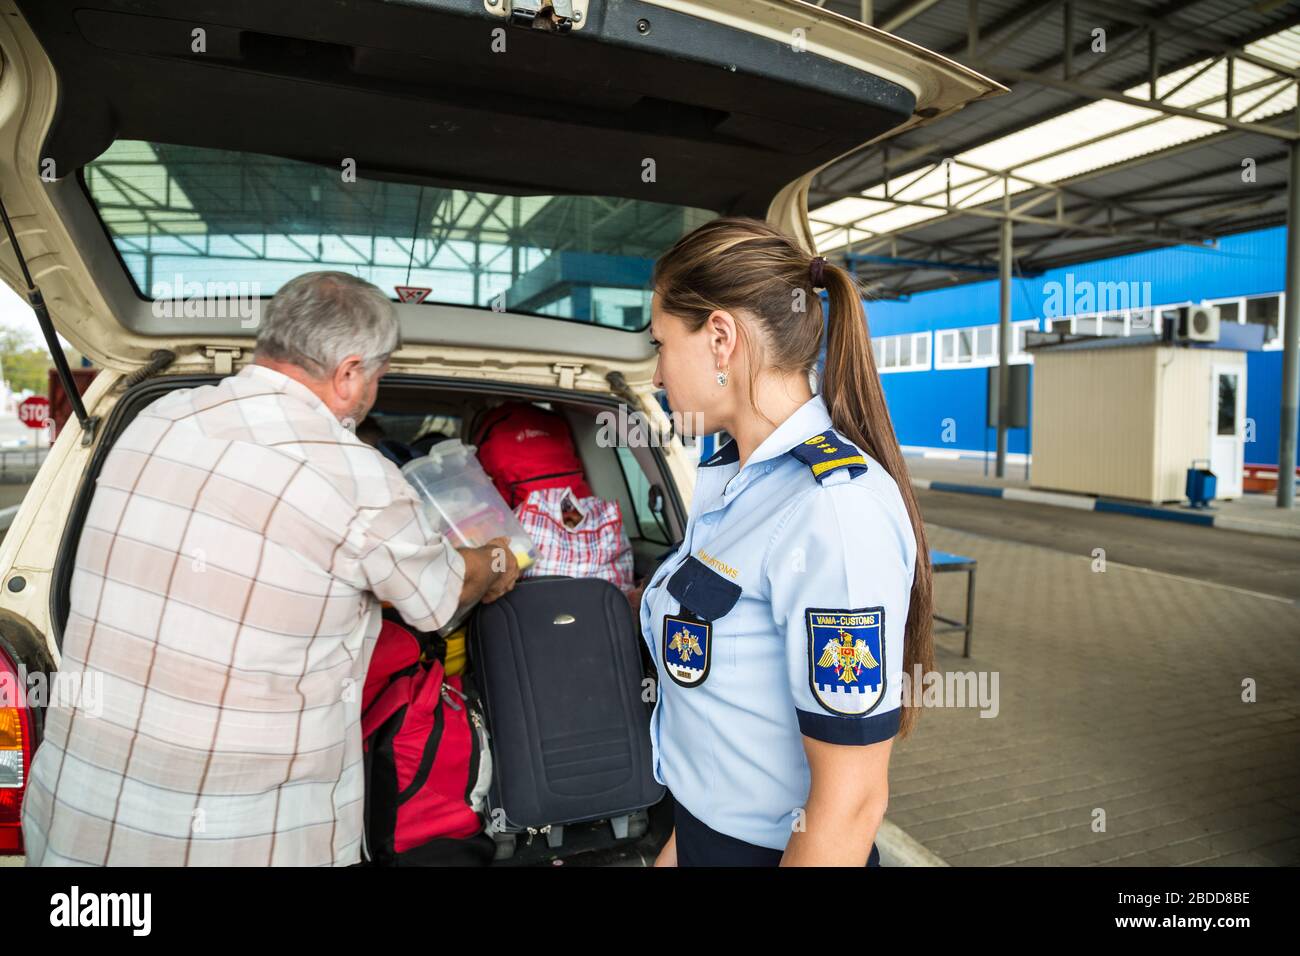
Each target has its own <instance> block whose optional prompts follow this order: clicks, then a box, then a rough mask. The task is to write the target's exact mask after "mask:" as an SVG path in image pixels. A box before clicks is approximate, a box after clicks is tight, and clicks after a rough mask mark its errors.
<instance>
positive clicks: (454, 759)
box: [361, 619, 495, 866]
mask: <svg viewBox="0 0 1300 956" xmlns="http://www.w3.org/2000/svg"><path fill="white" fill-rule="evenodd" d="M483 727H484V722H483V717H482V711H481V710H480V709H479V707H478V701H477V698H476V696H475V695H474V694H473V693H469V692H467V689H466V688H465V686H464V684H463V683H462V677H461V676H460V675H456V676H453V677H447V676H446V675H445V673H444V672H443V664H442V661H440V660H436V659H435V660H434V661H433V662H432V663H430V664H425V663H422V662H421V660H420V644H419V641H418V640H417V639H416V637H415V635H413V634H412V633H411V632H410V631H408V630H407V629H406V628H404V627H402V626H401V625H399V624H396V623H394V622H393V621H390V620H387V619H385V620H384V622H383V627H382V628H381V630H380V632H379V639H378V641H377V643H376V644H375V649H374V651H373V653H372V655H371V659H370V667H369V669H368V670H367V672H366V682H365V686H364V689H363V690H362V694H361V733H362V737H363V739H364V743H365V750H366V761H365V762H366V768H367V769H366V805H365V817H366V836H367V842H368V844H369V847H370V853H371V857H372V859H373V862H375V863H377V864H382V865H390V866H392V865H398V866H419V865H455V864H464V865H475V864H478V865H484V864H487V863H489V862H491V860H492V857H493V854H494V853H495V845H494V843H493V842H492V838H491V837H489V836H488V835H487V834H486V833H484V825H485V822H486V821H485V817H484V813H485V811H486V803H487V789H488V784H489V782H490V777H491V769H492V768H491V756H490V752H489V751H488V747H487V736H486V731H485V730H484V729H483Z"/></svg>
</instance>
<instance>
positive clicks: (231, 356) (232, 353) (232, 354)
mask: <svg viewBox="0 0 1300 956" xmlns="http://www.w3.org/2000/svg"><path fill="white" fill-rule="evenodd" d="M203 354H204V355H206V356H207V357H208V358H210V359H212V370H213V371H214V372H216V373H217V374H218V375H229V374H230V373H231V372H233V371H234V370H235V359H237V358H239V357H240V356H241V355H243V354H244V350H243V349H240V348H234V347H232V346H228V345H219V346H213V345H205V346H204V347H203Z"/></svg>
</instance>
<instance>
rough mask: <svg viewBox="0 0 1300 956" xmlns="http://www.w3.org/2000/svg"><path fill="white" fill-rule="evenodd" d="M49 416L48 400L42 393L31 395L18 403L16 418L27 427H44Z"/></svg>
mask: <svg viewBox="0 0 1300 956" xmlns="http://www.w3.org/2000/svg"><path fill="white" fill-rule="evenodd" d="M49 418H50V400H49V399H48V398H46V397H45V396H44V395H33V396H31V397H30V398H24V399H23V400H22V401H21V402H19V403H18V420H19V421H20V422H22V423H23V424H24V425H26V426H27V427H28V428H44V427H45V423H46V422H47V421H49Z"/></svg>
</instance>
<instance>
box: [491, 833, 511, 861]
mask: <svg viewBox="0 0 1300 956" xmlns="http://www.w3.org/2000/svg"><path fill="white" fill-rule="evenodd" d="M492 842H493V843H495V844H496V848H497V852H496V855H495V856H493V857H492V859H493V860H508V859H510V858H511V857H512V856H514V855H515V835H514V834H513V833H493V834H492Z"/></svg>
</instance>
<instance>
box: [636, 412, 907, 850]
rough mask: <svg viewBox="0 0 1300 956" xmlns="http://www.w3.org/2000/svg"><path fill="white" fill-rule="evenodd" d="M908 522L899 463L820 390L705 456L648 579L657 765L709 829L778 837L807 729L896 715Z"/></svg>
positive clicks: (841, 727)
mask: <svg viewBox="0 0 1300 956" xmlns="http://www.w3.org/2000/svg"><path fill="white" fill-rule="evenodd" d="M915 564H916V539H915V536H914V534H913V532H912V526H911V523H910V521H909V520H908V515H907V509H906V506H905V505H904V503H903V499H902V496H901V495H900V494H899V491H898V487H897V485H896V484H895V483H894V480H893V479H892V478H891V477H890V476H889V475H888V474H886V472H885V470H884V468H883V467H881V465H880V464H879V463H878V462H877V461H875V460H874V459H873V458H871V457H870V456H869V455H866V454H865V453H863V452H862V451H860V450H859V449H857V448H856V447H854V446H853V445H852V444H849V443H848V442H846V441H843V440H842V439H840V438H839V437H838V436H837V435H836V434H835V433H834V431H833V430H832V426H831V420H830V415H829V414H828V413H827V410H826V405H825V402H824V401H823V400H822V398H821V396H820V395H814V396H813V397H812V399H810V400H809V401H808V402H806V403H805V404H803V405H802V406H800V407H799V408H798V409H797V410H796V411H795V412H794V414H793V415H791V416H790V417H789V418H788V419H786V420H785V421H784V422H782V423H781V425H780V426H779V427H778V428H777V429H776V430H775V431H773V432H772V434H771V435H769V436H768V437H767V439H766V440H764V441H763V443H762V444H761V445H759V446H758V448H757V449H755V451H754V452H753V454H752V455H751V456H750V458H749V460H748V461H747V462H746V463H745V467H744V468H739V467H738V461H737V450H736V446H735V443H734V442H731V443H729V444H727V445H725V446H724V447H723V448H721V449H720V450H719V451H718V452H717V453H716V454H715V455H714V456H713V457H712V458H710V459H709V460H708V461H706V462H703V463H702V464H701V465H700V468H699V475H698V478H697V480H696V486H695V495H694V499H693V503H692V507H691V514H690V517H689V519H688V520H687V524H686V532H685V537H684V539H683V541H682V543H681V545H680V546H679V547H678V548H677V550H676V551H675V552H673V553H672V554H671V555H670V556H669V558H668V559H667V560H665V561H664V562H663V563H662V564H661V565H660V567H659V568H658V570H657V571H656V572H655V574H654V575H653V577H652V578H651V579H650V581H649V582H648V583H647V586H646V589H645V592H644V595H643V597H642V600H641V632H642V634H643V635H644V637H645V640H646V643H647V644H648V645H649V647H650V653H651V654H652V656H653V657H654V661H655V665H656V667H657V668H658V673H659V680H658V688H657V690H658V695H657V700H656V703H655V708H654V713H653V715H652V717H651V720H650V737H651V743H652V747H653V753H654V775H655V779H656V780H658V781H659V782H660V783H662V784H664V785H666V786H667V787H668V788H669V790H671V791H672V793H673V796H674V797H675V798H676V799H677V800H678V801H680V802H681V803H682V804H683V805H684V806H685V807H686V809H687V810H689V811H690V812H691V813H692V814H694V815H695V816H696V817H697V818H699V819H700V820H702V821H703V822H704V823H706V824H707V825H708V826H710V827H712V828H713V829H715V830H718V831H719V832H721V833H725V834H727V835H729V836H733V837H736V838H737V839H740V840H745V841H746V842H749V843H754V844H757V845H759V846H766V847H771V848H774V849H784V848H785V845H786V843H787V841H788V840H789V839H790V834H791V832H792V827H793V825H794V823H795V821H796V819H797V817H796V811H798V810H799V809H800V808H802V807H803V806H804V804H805V801H806V800H807V797H808V788H809V783H810V779H811V776H810V773H809V769H808V759H807V755H806V754H805V753H804V748H803V736H804V735H807V736H809V737H813V738H816V739H818V740H824V741H829V742H831V743H840V744H869V743H875V742H877V741H881V740H886V739H888V738H890V737H892V736H894V735H895V734H896V733H897V731H898V725H899V716H900V713H901V712H900V709H899V707H900V703H901V699H902V693H901V691H902V687H901V682H902V669H903V629H904V624H905V622H906V621H907V610H908V604H909V599H910V595H911V589H912V578H913V574H914V568H915Z"/></svg>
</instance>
